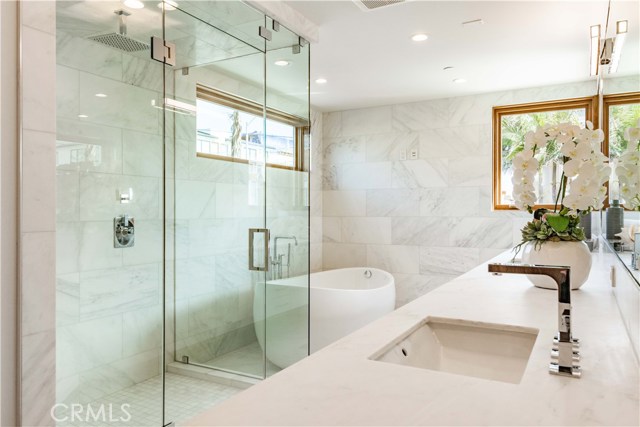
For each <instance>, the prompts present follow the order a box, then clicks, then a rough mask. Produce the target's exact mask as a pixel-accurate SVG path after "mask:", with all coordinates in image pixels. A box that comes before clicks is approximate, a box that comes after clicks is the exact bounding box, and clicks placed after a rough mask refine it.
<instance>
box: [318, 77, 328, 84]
mask: <svg viewBox="0 0 640 427" xmlns="http://www.w3.org/2000/svg"><path fill="white" fill-rule="evenodd" d="M326 82H327V79H323V78H319V79H316V83H318V84H319V85H323V84H325V83H326Z"/></svg>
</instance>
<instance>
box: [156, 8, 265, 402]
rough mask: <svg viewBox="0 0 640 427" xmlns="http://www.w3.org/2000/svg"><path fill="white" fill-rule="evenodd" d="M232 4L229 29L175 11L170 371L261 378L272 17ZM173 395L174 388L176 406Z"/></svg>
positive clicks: (170, 35)
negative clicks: (266, 49)
mask: <svg viewBox="0 0 640 427" xmlns="http://www.w3.org/2000/svg"><path fill="white" fill-rule="evenodd" d="M222 3H224V4H225V5H228V6H229V7H231V6H234V7H240V6H242V7H244V8H245V9H236V10H233V11H230V10H229V9H226V10H225V13H226V14H227V15H226V20H227V21H235V22H236V25H235V26H234V27H233V28H227V29H226V30H227V31H228V32H225V31H222V30H221V29H220V28H218V27H216V26H214V25H212V24H216V25H218V24H219V22H218V21H216V19H219V17H220V14H214V13H213V12H215V11H211V10H203V9H199V8H198V2H180V6H179V8H178V9H174V10H171V11H169V10H167V11H165V39H166V40H167V41H168V42H170V43H173V44H174V45H175V53H176V55H175V58H176V64H175V65H174V66H168V65H167V66H166V68H165V84H166V92H167V93H166V97H167V98H168V99H167V100H166V101H165V104H166V105H167V106H166V108H165V129H166V146H167V150H168V153H167V159H168V163H167V165H168V167H169V168H170V169H171V171H170V172H168V173H167V176H171V178H170V179H169V178H168V179H167V183H166V188H167V193H168V197H169V196H172V197H173V200H172V202H171V203H170V206H169V207H168V209H167V212H168V215H167V216H168V221H169V224H168V226H167V234H168V240H169V239H171V245H170V246H169V247H168V248H167V259H168V262H167V277H168V280H167V297H166V307H167V316H170V317H171V318H170V319H169V318H168V319H169V320H168V321H167V325H168V326H167V332H168V336H167V343H168V345H167V349H168V354H167V362H168V365H169V366H168V369H169V372H170V373H171V372H180V373H182V374H186V375H189V374H192V373H193V371H185V369H187V370H188V369H192V368H194V367H196V368H202V367H206V368H215V369H216V370H217V371H223V372H225V374H227V373H230V374H237V375H241V376H245V377H251V378H258V379H261V378H264V377H265V375H266V374H265V358H264V352H263V350H262V346H261V342H263V337H264V324H263V323H262V322H260V319H256V315H259V314H260V313H261V312H262V311H261V309H260V308H256V305H257V304H260V303H261V301H264V298H263V297H261V296H260V292H262V293H264V282H265V280H266V269H267V267H268V260H267V257H268V249H266V246H267V245H268V241H269V240H268V232H267V231H266V226H265V225H266V224H265V155H266V145H265V143H264V133H265V129H264V128H265V121H264V107H263V106H264V53H263V51H262V50H261V49H260V48H259V47H256V46H255V45H260V44H262V46H264V40H263V39H261V38H259V37H258V36H257V31H258V27H259V26H260V25H264V16H263V15H261V14H259V13H258V12H256V11H255V10H253V9H251V8H249V7H248V6H246V5H243V4H242V3H239V2H238V3H235V2H222ZM208 4H209V3H208ZM214 15H215V18H214ZM248 28H252V29H253V31H252V32H251V34H255V35H253V36H249V35H248V34H249V33H250V31H249V29H248ZM232 34H236V35H237V37H236V36H234V35H232ZM240 36H242V37H243V39H244V40H247V41H243V40H240V39H239V38H238V37H240ZM170 329H173V330H172V331H171V330H170ZM171 352H173V354H170V353H171ZM173 361H175V362H173ZM172 362H173V363H172ZM171 393H172V388H171V387H167V396H166V400H167V402H170V401H171V400H172V397H171Z"/></svg>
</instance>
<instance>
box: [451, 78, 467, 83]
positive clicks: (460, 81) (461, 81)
mask: <svg viewBox="0 0 640 427" xmlns="http://www.w3.org/2000/svg"><path fill="white" fill-rule="evenodd" d="M453 82H454V83H466V82H467V80H466V79H453Z"/></svg>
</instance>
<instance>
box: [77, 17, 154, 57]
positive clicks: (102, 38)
mask: <svg viewBox="0 0 640 427" xmlns="http://www.w3.org/2000/svg"><path fill="white" fill-rule="evenodd" d="M113 13H115V14H116V15H118V23H119V32H117V33H107V34H98V35H95V36H90V37H88V38H89V39H90V40H93V41H96V42H98V43H102V44H105V45H107V46H110V47H113V48H115V49H120V50H124V51H125V52H139V51H141V50H147V49H149V45H148V44H147V43H143V42H140V41H138V40H135V39H132V38H130V37H127V22H126V18H127V16H129V15H130V13H128V12H126V11H124V10H116V11H114V12H113Z"/></svg>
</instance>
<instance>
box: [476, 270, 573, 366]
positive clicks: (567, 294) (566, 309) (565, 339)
mask: <svg viewBox="0 0 640 427" xmlns="http://www.w3.org/2000/svg"><path fill="white" fill-rule="evenodd" d="M489 273H493V274H495V275H500V274H501V273H514V274H540V275H544V276H549V277H551V278H552V279H553V280H554V281H555V282H556V284H557V285H558V335H557V336H556V337H555V338H554V339H553V343H554V344H553V349H552V350H551V359H552V360H551V363H550V364H549V373H551V374H554V375H564V376H569V377H573V378H580V375H581V374H582V371H581V370H580V366H578V365H577V364H574V363H577V362H579V361H580V353H579V352H578V351H577V349H578V348H579V347H580V344H579V340H577V339H574V338H573V337H572V336H571V280H570V277H571V269H570V268H569V267H561V266H553V265H528V264H489Z"/></svg>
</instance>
